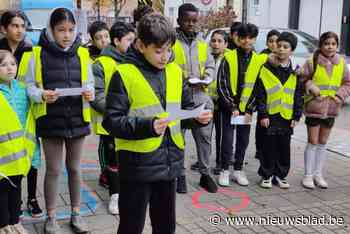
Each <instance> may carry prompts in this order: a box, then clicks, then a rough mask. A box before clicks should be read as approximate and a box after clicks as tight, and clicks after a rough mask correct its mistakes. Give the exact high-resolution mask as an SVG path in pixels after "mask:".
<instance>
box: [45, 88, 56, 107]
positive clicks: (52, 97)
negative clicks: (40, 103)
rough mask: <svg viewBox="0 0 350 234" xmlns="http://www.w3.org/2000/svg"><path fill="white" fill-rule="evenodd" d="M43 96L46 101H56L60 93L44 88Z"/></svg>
mask: <svg viewBox="0 0 350 234" xmlns="http://www.w3.org/2000/svg"><path fill="white" fill-rule="evenodd" d="M42 97H43V99H44V101H45V102H46V103H49V104H50V103H54V102H55V101H56V100H57V99H58V93H57V92H56V91H53V90H44V91H43V93H42Z"/></svg>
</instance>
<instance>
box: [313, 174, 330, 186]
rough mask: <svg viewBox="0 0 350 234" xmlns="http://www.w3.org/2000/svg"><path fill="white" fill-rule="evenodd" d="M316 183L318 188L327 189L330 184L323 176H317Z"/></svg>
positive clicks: (315, 177)
mask: <svg viewBox="0 0 350 234" xmlns="http://www.w3.org/2000/svg"><path fill="white" fill-rule="evenodd" d="M314 183H315V185H316V186H317V187H320V188H323V189H326V188H328V183H327V181H325V179H324V178H323V177H322V176H319V175H315V176H314Z"/></svg>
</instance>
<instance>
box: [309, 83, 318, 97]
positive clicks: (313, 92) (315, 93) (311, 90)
mask: <svg viewBox="0 0 350 234" xmlns="http://www.w3.org/2000/svg"><path fill="white" fill-rule="evenodd" d="M309 92H310V93H311V94H312V95H313V96H314V97H318V96H320V94H321V93H320V92H321V90H320V88H319V87H317V86H316V85H315V86H312V87H311V88H310V90H309Z"/></svg>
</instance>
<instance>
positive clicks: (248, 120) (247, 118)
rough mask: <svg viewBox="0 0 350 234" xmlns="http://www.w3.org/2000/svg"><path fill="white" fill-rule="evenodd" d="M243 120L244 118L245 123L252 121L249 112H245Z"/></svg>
mask: <svg viewBox="0 0 350 234" xmlns="http://www.w3.org/2000/svg"><path fill="white" fill-rule="evenodd" d="M244 120H245V122H246V123H250V122H252V115H251V114H249V113H245V115H244Z"/></svg>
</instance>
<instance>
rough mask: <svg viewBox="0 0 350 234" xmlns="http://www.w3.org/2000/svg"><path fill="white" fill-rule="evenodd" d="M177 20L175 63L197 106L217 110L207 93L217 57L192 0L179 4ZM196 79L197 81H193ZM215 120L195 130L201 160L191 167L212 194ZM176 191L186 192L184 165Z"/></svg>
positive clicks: (194, 134)
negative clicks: (203, 34)
mask: <svg viewBox="0 0 350 234" xmlns="http://www.w3.org/2000/svg"><path fill="white" fill-rule="evenodd" d="M178 13H179V17H178V19H177V22H178V24H179V26H180V27H179V28H177V30H176V32H177V40H176V42H175V45H174V46H173V51H174V55H175V63H177V64H178V65H180V67H181V68H182V72H183V76H184V79H185V80H186V82H189V84H190V87H191V91H192V93H193V99H194V102H195V103H196V105H200V104H202V103H206V108H208V109H214V105H213V102H212V100H211V98H210V96H209V95H208V93H207V91H206V90H207V86H208V85H209V84H210V83H211V82H212V81H213V76H214V73H215V65H214V59H213V57H212V56H211V54H210V50H209V48H208V45H207V44H206V43H205V42H204V41H203V40H202V39H200V37H199V34H198V32H197V31H196V30H197V24H198V18H199V10H198V9H197V8H196V7H195V6H194V5H193V4H190V3H185V4H182V5H181V6H180V7H179V11H178ZM194 81H196V82H194ZM212 124H213V123H212V122H211V123H210V124H209V125H207V126H205V127H202V128H198V129H192V135H193V138H194V140H195V142H196V149H197V156H198V162H197V163H195V164H194V165H192V166H191V169H192V170H199V172H200V173H201V178H200V182H199V185H200V186H201V187H203V188H204V189H205V190H207V191H208V192H211V193H215V192H216V191H217V185H216V183H215V181H214V180H213V179H212V177H211V176H210V167H209V156H210V154H211V133H212ZM177 192H178V193H187V185H186V176H185V167H184V168H183V172H182V175H181V176H180V177H179V178H178V181H177Z"/></svg>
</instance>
